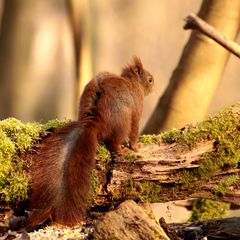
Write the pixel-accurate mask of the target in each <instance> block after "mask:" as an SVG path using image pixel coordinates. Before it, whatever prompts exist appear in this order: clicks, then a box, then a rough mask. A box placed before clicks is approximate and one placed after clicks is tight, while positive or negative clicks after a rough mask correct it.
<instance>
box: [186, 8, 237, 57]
mask: <svg viewBox="0 0 240 240" xmlns="http://www.w3.org/2000/svg"><path fill="white" fill-rule="evenodd" d="M184 20H185V22H186V23H185V25H184V27H183V28H184V29H194V30H198V31H200V32H201V33H203V34H205V35H206V36H208V37H209V38H211V39H213V40H214V41H216V42H217V43H219V44H220V45H221V46H223V47H224V48H226V49H227V50H228V51H230V52H231V53H233V54H234V55H235V56H237V57H238V58H240V46H239V45H238V44H237V43H235V42H233V41H231V40H229V39H227V38H226V37H225V36H224V35H222V34H221V33H219V32H218V31H217V30H216V29H215V28H214V27H212V26H210V25H209V24H208V23H206V22H205V21H204V20H202V19H201V18H199V17H198V16H196V15H195V14H193V13H191V14H190V15H188V16H187V17H186V18H185V19H184Z"/></svg>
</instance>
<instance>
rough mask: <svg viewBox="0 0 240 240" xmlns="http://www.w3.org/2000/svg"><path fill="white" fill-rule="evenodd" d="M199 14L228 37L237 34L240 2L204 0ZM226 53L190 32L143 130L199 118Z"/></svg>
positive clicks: (202, 36) (153, 131)
mask: <svg viewBox="0 0 240 240" xmlns="http://www.w3.org/2000/svg"><path fill="white" fill-rule="evenodd" d="M198 15H199V16H200V17H201V18H202V19H203V20H204V21H206V22H208V23H209V24H210V25H212V26H213V27H214V28H216V29H217V30H218V31H220V32H221V33H222V34H223V35H225V36H226V37H227V38H228V39H230V40H233V39H235V37H236V36H237V33H238V30H239V22H240V1H239V0H234V1H228V0H223V1H214V0H211V1H208V0H204V1H203V3H202V6H201V9H200V11H199V13H198ZM228 58H229V52H227V51H226V50H225V49H223V48H222V47H221V46H219V45H218V44H216V43H215V42H213V41H211V40H209V38H207V37H206V36H204V35H203V34H202V33H199V32H197V31H193V32H192V34H191V36H190V39H189V41H188V42H187V44H186V46H185V48H184V51H183V53H182V56H181V59H180V61H179V64H178V66H177V68H176V69H175V70H174V72H173V74H172V77H171V79H170V83H169V85H168V87H167V89H166V91H165V92H164V94H163V96H162V97H161V98H160V99H159V102H158V104H157V107H156V109H155V110H154V112H153V114H152V116H151V118H150V119H149V121H148V123H147V124H146V126H145V128H144V130H143V133H158V132H160V131H164V130H169V129H171V128H173V127H182V126H184V125H186V124H188V123H190V122H197V121H201V120H202V119H203V117H204V116H205V114H206V112H207V109H208V106H209V104H210V103H211V100H212V97H213V94H214V92H215V89H216V87H217V86H218V83H219V81H220V79H221V76H222V73H223V71H224V68H225V65H226V63H227V61H228Z"/></svg>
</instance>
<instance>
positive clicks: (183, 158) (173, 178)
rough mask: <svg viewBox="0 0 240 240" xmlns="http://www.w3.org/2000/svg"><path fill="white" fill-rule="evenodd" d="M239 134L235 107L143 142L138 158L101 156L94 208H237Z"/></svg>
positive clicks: (128, 154)
mask: <svg viewBox="0 0 240 240" xmlns="http://www.w3.org/2000/svg"><path fill="white" fill-rule="evenodd" d="M239 133H240V114H239V105H235V106H233V107H232V108H229V109H227V110H225V111H223V112H221V113H219V114H217V115H216V116H215V117H208V118H207V119H206V120H205V121H203V122H201V123H199V124H196V125H189V126H186V127H185V128H182V129H173V130H172V131H170V132H166V133H163V134H161V135H158V136H142V137H141V138H140V141H142V144H143V146H142V147H141V148H140V149H139V152H137V153H134V152H131V151H126V152H125V153H123V154H121V155H118V156H113V157H112V158H110V160H108V161H105V160H102V159H101V156H99V157H98V159H97V167H96V171H95V172H94V178H93V179H94V180H95V184H94V186H95V188H94V192H95V195H94V197H93V206H95V207H96V206H108V205H109V206H110V205H115V204H118V203H119V202H121V201H123V200H125V199H134V200H136V201H140V202H144V201H147V202H159V201H160V202H162V201H172V200H179V199H186V198H189V197H203V198H210V199H211V198H212V199H218V200H222V201H226V202H230V203H234V204H237V205H239V204H240V184H239V183H240V181H239V170H240V169H239V165H240V164H239V161H240V141H239V140H238V139H239ZM104 161H105V163H104ZM104 164H105V165H104Z"/></svg>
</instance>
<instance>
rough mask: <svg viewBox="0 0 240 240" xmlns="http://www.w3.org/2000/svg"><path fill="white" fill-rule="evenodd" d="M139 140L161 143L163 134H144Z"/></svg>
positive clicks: (148, 142)
mask: <svg viewBox="0 0 240 240" xmlns="http://www.w3.org/2000/svg"><path fill="white" fill-rule="evenodd" d="M139 141H140V142H141V143H143V144H159V143H160V141H161V135H160V134H158V135H155V134H152V135H142V136H140V137H139Z"/></svg>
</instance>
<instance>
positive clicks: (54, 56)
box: [0, 0, 76, 121]
mask: <svg viewBox="0 0 240 240" xmlns="http://www.w3.org/2000/svg"><path fill="white" fill-rule="evenodd" d="M2 21H3V22H2V31H1V36H0V79H1V81H0V103H1V107H0V116H1V118H6V117H9V116H15V117H17V118H19V119H21V120H25V121H34V120H40V119H41V120H47V119H53V118H56V117H58V118H66V117H67V118H73V116H74V112H75V113H76V111H75V109H74V107H73V105H74V101H76V99H75V95H76V94H75V93H74V92H75V82H76V81H75V62H74V48H73V39H72V29H71V28H70V22H69V18H68V14H67V8H66V4H65V1H64V0H34V1H32V0H8V1H5V5H4V12H3V20H2Z"/></svg>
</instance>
